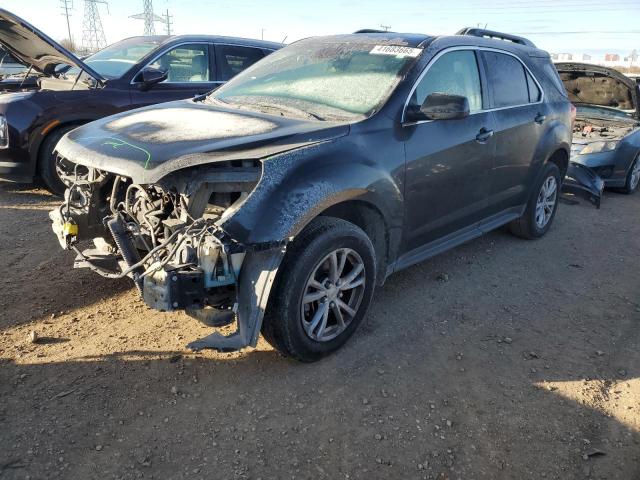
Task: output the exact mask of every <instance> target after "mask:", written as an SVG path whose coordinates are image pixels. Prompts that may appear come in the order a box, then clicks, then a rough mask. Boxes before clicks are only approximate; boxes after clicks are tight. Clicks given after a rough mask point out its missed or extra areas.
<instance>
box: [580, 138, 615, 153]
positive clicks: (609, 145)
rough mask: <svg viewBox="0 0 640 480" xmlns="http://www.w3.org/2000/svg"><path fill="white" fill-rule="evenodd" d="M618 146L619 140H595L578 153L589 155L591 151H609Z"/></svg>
mask: <svg viewBox="0 0 640 480" xmlns="http://www.w3.org/2000/svg"><path fill="white" fill-rule="evenodd" d="M616 148H618V140H607V141H600V142H593V143H590V144H588V145H587V146H586V147H584V148H583V149H582V150H580V152H579V153H578V155H588V154H589V153H600V152H609V151H611V150H615V149H616Z"/></svg>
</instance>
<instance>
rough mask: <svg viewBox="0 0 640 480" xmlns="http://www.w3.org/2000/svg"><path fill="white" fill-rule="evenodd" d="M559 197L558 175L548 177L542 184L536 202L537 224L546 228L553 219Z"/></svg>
mask: <svg viewBox="0 0 640 480" xmlns="http://www.w3.org/2000/svg"><path fill="white" fill-rule="evenodd" d="M557 199H558V182H557V181H556V177H554V176H550V177H548V178H547V179H546V180H545V181H544V183H543V184H542V188H541V189H540V193H539V194H538V201H537V202H536V225H537V226H538V228H544V227H546V226H547V224H548V223H549V220H551V216H552V215H553V210H554V208H555V206H556V201H557Z"/></svg>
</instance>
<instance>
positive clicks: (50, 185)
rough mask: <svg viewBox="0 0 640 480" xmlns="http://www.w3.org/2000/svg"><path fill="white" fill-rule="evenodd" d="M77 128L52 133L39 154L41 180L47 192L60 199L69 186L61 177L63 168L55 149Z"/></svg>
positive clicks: (61, 129) (66, 128) (67, 127)
mask: <svg viewBox="0 0 640 480" xmlns="http://www.w3.org/2000/svg"><path fill="white" fill-rule="evenodd" d="M75 128H77V125H70V126H66V127H61V128H58V129H57V130H55V131H53V132H51V133H50V134H49V135H48V136H47V138H45V139H44V141H43V142H42V145H41V146H40V151H39V153H38V173H39V174H40V178H41V179H42V181H43V182H44V185H45V187H46V188H47V190H49V191H50V192H51V193H53V194H54V195H57V196H59V197H62V196H64V191H65V190H66V189H67V185H65V183H64V182H63V181H62V178H61V176H60V175H61V171H60V168H62V167H61V166H60V165H59V164H58V158H57V155H56V154H55V148H56V145H57V144H58V142H59V141H60V139H61V138H62V137H63V136H65V134H67V133H68V132H70V131H71V130H73V129H75Z"/></svg>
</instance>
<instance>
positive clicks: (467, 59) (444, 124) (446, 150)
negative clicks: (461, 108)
mask: <svg viewBox="0 0 640 480" xmlns="http://www.w3.org/2000/svg"><path fill="white" fill-rule="evenodd" d="M432 93H447V94H455V95H462V96H465V97H467V99H468V100H469V105H470V109H471V114H470V115H469V116H468V117H467V118H464V119H461V120H436V121H422V122H418V123H417V124H416V125H412V126H405V127H404V128H407V129H410V131H409V132H408V133H409V138H408V140H406V144H405V151H406V159H407V167H406V190H405V201H406V217H405V218H406V221H405V228H406V230H405V235H404V238H405V242H404V243H405V245H404V248H403V250H404V252H408V251H411V250H414V249H416V248H419V247H421V246H423V245H425V244H428V243H431V242H433V241H434V240H438V239H441V238H443V237H445V236H447V235H450V234H454V233H455V232H458V231H460V230H462V229H464V228H467V227H470V226H473V225H474V224H476V223H477V222H478V221H479V220H481V219H482V218H483V217H484V216H485V215H486V209H487V197H488V194H489V177H490V172H491V168H492V164H493V158H494V153H495V149H496V143H495V138H494V137H493V131H494V124H493V116H492V113H491V112H485V111H483V95H482V88H481V80H480V70H479V67H478V58H477V54H476V52H475V51H473V50H455V51H451V52H448V53H445V54H444V55H442V56H441V57H439V58H438V59H437V60H436V61H435V62H434V63H433V64H432V65H431V66H430V67H429V69H428V71H427V72H426V74H425V75H424V77H423V78H422V80H420V82H419V84H418V86H417V88H416V90H415V92H414V94H413V96H412V98H411V100H410V102H409V106H410V107H411V106H413V107H415V108H419V106H420V105H422V103H423V102H424V100H425V99H426V98H427V96H428V95H430V94H432Z"/></svg>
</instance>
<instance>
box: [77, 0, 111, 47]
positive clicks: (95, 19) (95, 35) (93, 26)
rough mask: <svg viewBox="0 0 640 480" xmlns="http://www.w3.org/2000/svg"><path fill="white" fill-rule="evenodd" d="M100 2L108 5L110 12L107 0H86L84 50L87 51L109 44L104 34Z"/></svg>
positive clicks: (83, 24)
mask: <svg viewBox="0 0 640 480" xmlns="http://www.w3.org/2000/svg"><path fill="white" fill-rule="evenodd" d="M98 4H103V5H106V6H107V13H109V4H108V3H107V2H106V1H105V0H84V19H83V21H82V51H83V52H86V53H93V52H97V51H98V50H100V49H101V48H104V47H106V46H107V39H106V37H105V36H104V29H103V28H102V20H100V11H99V10H98Z"/></svg>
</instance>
